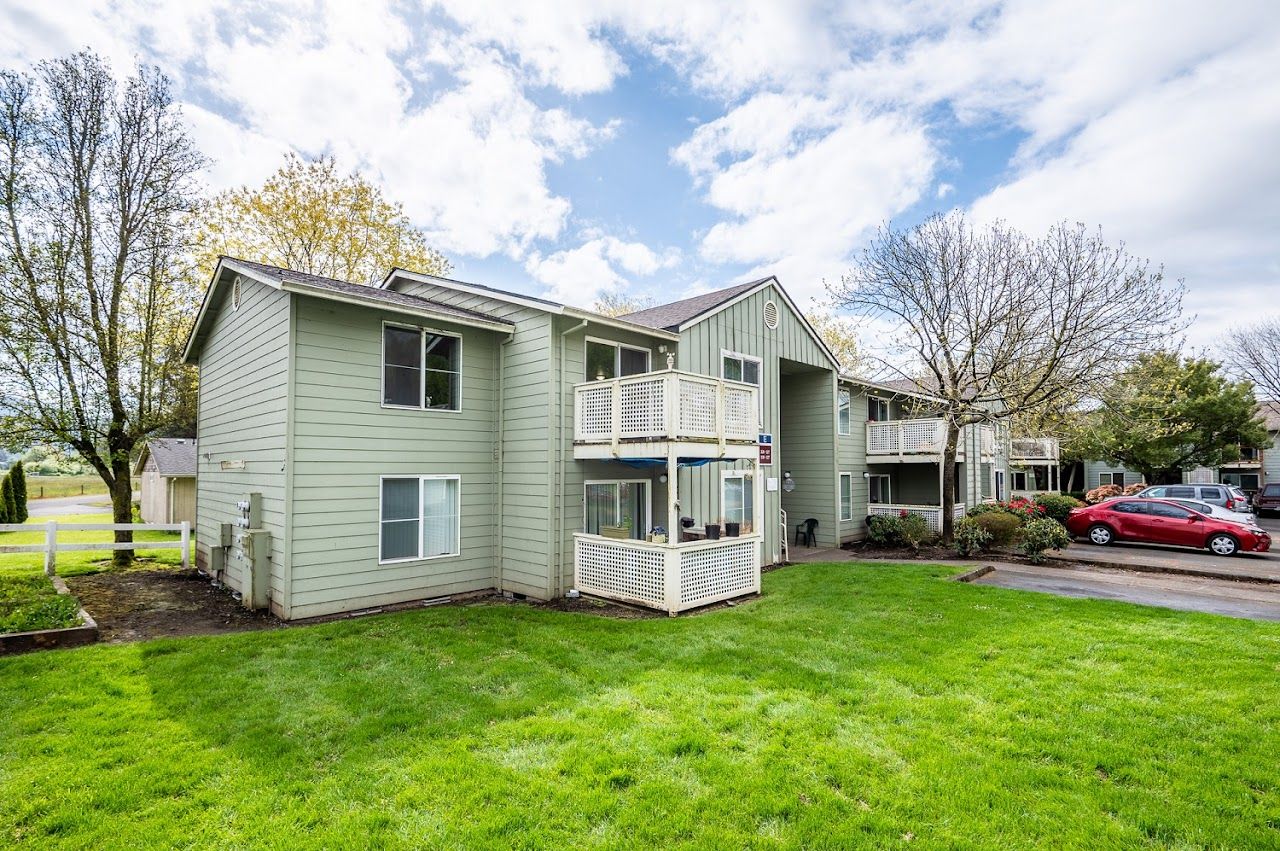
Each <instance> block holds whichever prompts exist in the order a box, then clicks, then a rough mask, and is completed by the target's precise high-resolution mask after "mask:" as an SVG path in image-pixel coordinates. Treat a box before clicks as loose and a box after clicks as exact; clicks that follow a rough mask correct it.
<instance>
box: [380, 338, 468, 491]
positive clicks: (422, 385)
mask: <svg viewBox="0 0 1280 851" xmlns="http://www.w3.org/2000/svg"><path fill="white" fill-rule="evenodd" d="M387 328H400V329H402V330H405V331H417V332H418V351H419V361H418V362H419V363H420V364H421V366H419V367H418V371H419V372H420V373H422V376H421V378H420V379H419V381H418V394H419V396H420V397H421V398H422V404H421V405H391V404H388V403H387V332H386V329H387ZM428 334H433V335H435V336H437V337H453V338H454V339H455V340H457V341H458V407H456V408H428V407H427V352H426V346H427V335H428ZM378 401H379V403H380V406H381V407H383V408H386V409H388V410H391V411H421V412H422V413H424V414H460V413H462V335H461V334H459V333H458V332H457V331H445V330H444V329H442V328H431V327H428V326H426V325H409V324H407V323H404V322H387V321H385V320H384V321H383V323H382V330H381V335H380V336H379V338H378ZM393 478H394V477H393Z"/></svg>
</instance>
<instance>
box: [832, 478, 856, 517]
mask: <svg viewBox="0 0 1280 851" xmlns="http://www.w3.org/2000/svg"><path fill="white" fill-rule="evenodd" d="M846 479H847V480H848V482H849V515H848V516H847V517H846V516H845V513H844V483H845V480H846ZM836 503H837V504H836V508H837V510H838V511H839V512H840V522H841V523H848V522H849V521H850V520H852V519H853V473H841V474H840V483H839V489H838V490H837V491H836Z"/></svg>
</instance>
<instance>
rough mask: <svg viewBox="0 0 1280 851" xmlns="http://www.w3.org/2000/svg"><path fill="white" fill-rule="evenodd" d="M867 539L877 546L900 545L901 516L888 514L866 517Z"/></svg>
mask: <svg viewBox="0 0 1280 851" xmlns="http://www.w3.org/2000/svg"><path fill="white" fill-rule="evenodd" d="M867 540H868V541H870V542H871V543H873V544H875V545H876V546H878V547H897V546H901V544H902V518H900V517H894V516H892V515H888V514H876V515H873V516H872V517H869V518H867Z"/></svg>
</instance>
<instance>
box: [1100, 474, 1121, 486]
mask: <svg viewBox="0 0 1280 851" xmlns="http://www.w3.org/2000/svg"><path fill="white" fill-rule="evenodd" d="M1103 476H1106V477H1107V479H1108V480H1109V481H1106V482H1104V481H1102V477H1103ZM1116 476H1124V473H1117V472H1115V471H1114V470H1108V471H1107V472H1103V473H1098V487H1103V486H1104V485H1114V484H1115V483H1116ZM1120 482H1121V483H1120V485H1119V487H1124V479H1123V478H1122V479H1121V480H1120Z"/></svg>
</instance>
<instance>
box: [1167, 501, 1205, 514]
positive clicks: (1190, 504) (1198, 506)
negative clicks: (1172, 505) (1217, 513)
mask: <svg viewBox="0 0 1280 851" xmlns="http://www.w3.org/2000/svg"><path fill="white" fill-rule="evenodd" d="M1174 502H1176V503H1178V505H1181V506H1182V507H1183V508H1190V509H1191V510H1192V511H1199V512H1200V513H1201V514H1212V513H1213V506H1212V505H1210V504H1209V503H1207V502H1196V501H1195V500H1194V499H1175V500H1174Z"/></svg>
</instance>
